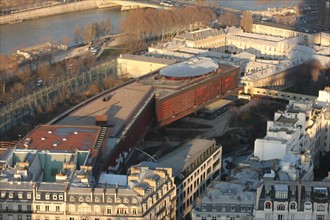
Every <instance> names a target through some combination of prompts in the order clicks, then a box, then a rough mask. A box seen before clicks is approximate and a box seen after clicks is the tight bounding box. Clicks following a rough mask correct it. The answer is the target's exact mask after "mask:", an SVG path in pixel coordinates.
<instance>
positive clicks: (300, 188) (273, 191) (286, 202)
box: [255, 180, 330, 220]
mask: <svg viewBox="0 0 330 220" xmlns="http://www.w3.org/2000/svg"><path fill="white" fill-rule="evenodd" d="M329 190H330V182H317V181H276V180H267V181H266V180H265V181H263V182H262V183H261V184H260V185H259V187H258V189H257V195H256V209H255V219H265V220H295V219H297V220H307V219H308V220H326V219H329V218H330V215H329V205H330V199H329Z"/></svg>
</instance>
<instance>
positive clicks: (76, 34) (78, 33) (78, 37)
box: [73, 26, 81, 45]
mask: <svg viewBox="0 0 330 220" xmlns="http://www.w3.org/2000/svg"><path fill="white" fill-rule="evenodd" d="M73 41H74V43H75V44H76V45H77V44H78V43H79V42H80V41H81V29H80V27H79V26H75V27H74V29H73Z"/></svg>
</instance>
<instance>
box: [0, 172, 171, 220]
mask: <svg viewBox="0 0 330 220" xmlns="http://www.w3.org/2000/svg"><path fill="white" fill-rule="evenodd" d="M171 172H172V170H171V169H170V168H163V167H162V168H156V169H149V168H148V167H132V168H131V170H130V172H129V175H128V176H126V179H127V181H126V183H127V184H119V183H120V182H119V183H116V184H115V185H113V184H111V183H110V184H105V185H103V186H100V185H90V186H88V184H87V185H86V184H83V183H82V184H79V183H78V182H77V181H73V182H65V183H45V182H39V183H33V182H20V181H14V180H10V181H8V182H0V190H1V192H0V193H1V198H0V219H13V220H14V219H20V220H31V219H33V220H62V219H67V220H77V219H79V220H82V219H83V220H110V219H111V220H113V219H116V220H119V219H136V220H138V219H176V217H175V211H176V187H175V184H174V178H173V177H172V175H171ZM75 175H76V176H77V177H79V176H80V178H82V177H83V176H84V175H83V173H81V172H78V173H75ZM89 184H90V183H89Z"/></svg>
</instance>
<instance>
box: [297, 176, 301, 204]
mask: <svg viewBox="0 0 330 220" xmlns="http://www.w3.org/2000/svg"><path fill="white" fill-rule="evenodd" d="M300 205H301V179H300V178H299V180H298V211H300Z"/></svg>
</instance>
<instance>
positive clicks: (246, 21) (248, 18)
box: [240, 11, 253, 32]
mask: <svg viewBox="0 0 330 220" xmlns="http://www.w3.org/2000/svg"><path fill="white" fill-rule="evenodd" d="M252 25H253V18H252V14H251V12H248V11H244V12H243V14H242V18H241V22H240V26H241V27H242V28H243V30H244V31H245V32H252Z"/></svg>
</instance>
